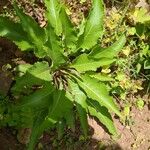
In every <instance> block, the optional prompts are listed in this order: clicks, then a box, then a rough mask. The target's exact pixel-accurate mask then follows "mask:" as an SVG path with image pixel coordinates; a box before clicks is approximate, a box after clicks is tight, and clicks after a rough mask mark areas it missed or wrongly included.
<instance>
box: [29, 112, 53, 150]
mask: <svg viewBox="0 0 150 150" xmlns="http://www.w3.org/2000/svg"><path fill="white" fill-rule="evenodd" d="M46 116H47V111H42V112H39V115H38V116H37V118H36V119H35V122H34V124H33V127H32V133H31V137H30V142H29V145H28V148H27V150H33V149H34V148H35V145H36V142H37V139H38V138H39V137H40V136H41V135H42V133H43V132H44V130H46V129H47V128H50V127H52V126H53V124H52V123H51V122H49V121H48V119H47V118H46Z"/></svg>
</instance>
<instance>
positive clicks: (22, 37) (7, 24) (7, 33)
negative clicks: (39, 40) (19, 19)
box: [0, 16, 34, 51]
mask: <svg viewBox="0 0 150 150" xmlns="http://www.w3.org/2000/svg"><path fill="white" fill-rule="evenodd" d="M0 36H1V37H6V38H8V39H9V40H12V41H13V42H14V43H15V44H16V45H17V46H18V47H19V48H20V49H21V50H22V51H25V50H28V49H32V48H34V46H33V45H32V44H31V42H30V41H29V40H28V38H27V37H26V33H25V32H24V31H23V29H22V26H21V24H19V23H14V22H13V21H11V20H9V19H8V18H6V17H1V16H0Z"/></svg>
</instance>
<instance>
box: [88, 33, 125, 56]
mask: <svg viewBox="0 0 150 150" xmlns="http://www.w3.org/2000/svg"><path fill="white" fill-rule="evenodd" d="M125 43H126V38H125V36H124V35H122V36H120V37H119V40H118V41H116V42H115V43H114V44H113V45H111V46H110V47H108V48H100V47H99V46H96V47H95V48H94V49H93V50H92V52H91V53H90V54H89V57H91V58H95V59H100V58H114V57H115V56H116V55H117V53H118V52H120V51H121V50H122V48H123V46H124V45H125Z"/></svg>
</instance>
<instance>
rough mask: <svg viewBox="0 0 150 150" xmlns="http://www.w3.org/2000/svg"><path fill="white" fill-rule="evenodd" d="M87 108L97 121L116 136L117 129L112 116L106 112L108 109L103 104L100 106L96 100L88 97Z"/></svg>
mask: <svg viewBox="0 0 150 150" xmlns="http://www.w3.org/2000/svg"><path fill="white" fill-rule="evenodd" d="M87 102H88V110H89V113H90V115H92V116H95V117H96V118H97V119H99V121H100V122H101V123H102V124H104V125H105V126H106V128H107V129H108V131H109V132H110V133H111V134H112V135H114V136H116V135H117V131H116V128H115V126H114V123H113V120H112V117H111V115H110V113H109V112H108V109H107V108H106V107H104V106H101V105H100V104H99V103H98V102H96V101H93V100H90V99H88V101H87Z"/></svg>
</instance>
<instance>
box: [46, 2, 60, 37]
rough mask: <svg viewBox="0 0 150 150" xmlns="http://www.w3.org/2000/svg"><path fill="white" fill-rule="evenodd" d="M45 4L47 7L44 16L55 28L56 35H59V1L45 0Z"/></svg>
mask: <svg viewBox="0 0 150 150" xmlns="http://www.w3.org/2000/svg"><path fill="white" fill-rule="evenodd" d="M45 6H46V7H47V13H46V17H47V19H48V23H49V24H50V25H51V26H52V27H53V28H54V29H55V32H56V34H57V35H61V33H62V24H61V19H60V18H61V17H60V10H61V5H60V3H59V2H58V0H45Z"/></svg>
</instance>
